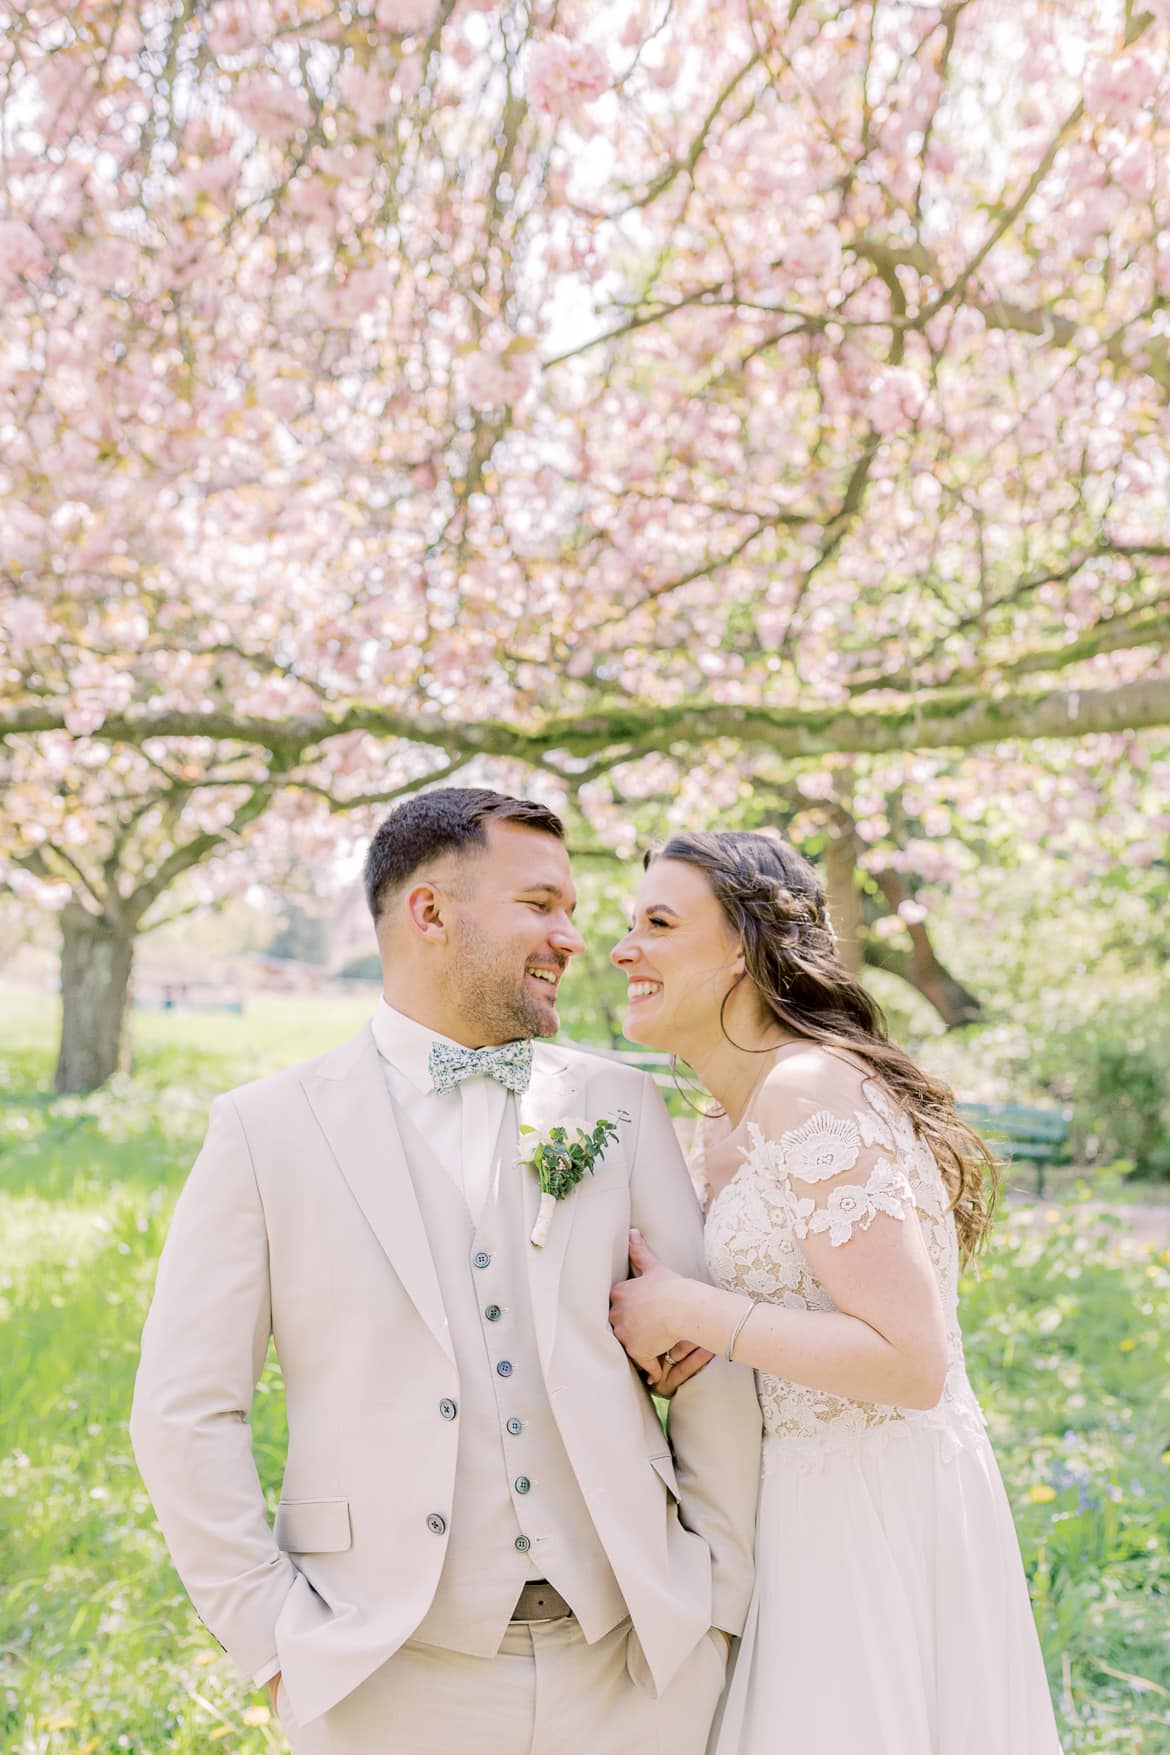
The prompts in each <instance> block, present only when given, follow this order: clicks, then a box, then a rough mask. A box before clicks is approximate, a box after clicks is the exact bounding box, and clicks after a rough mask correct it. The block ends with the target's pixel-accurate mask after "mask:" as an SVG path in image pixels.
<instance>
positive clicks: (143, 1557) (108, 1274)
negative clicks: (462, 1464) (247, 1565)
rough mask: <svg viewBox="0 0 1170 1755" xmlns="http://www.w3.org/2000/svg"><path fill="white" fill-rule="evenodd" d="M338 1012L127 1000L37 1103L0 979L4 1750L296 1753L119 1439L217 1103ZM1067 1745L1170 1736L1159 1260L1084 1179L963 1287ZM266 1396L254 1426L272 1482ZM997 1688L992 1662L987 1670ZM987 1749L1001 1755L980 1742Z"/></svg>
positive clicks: (1169, 1740) (355, 1017)
mask: <svg viewBox="0 0 1170 1755" xmlns="http://www.w3.org/2000/svg"><path fill="white" fill-rule="evenodd" d="M365 1010H366V1001H365V1000H364V999H363V1000H359V1001H356V1002H354V1003H353V1004H345V1003H334V1002H322V1001H313V1002H303V1001H284V1000H279V1001H278V1000H269V1001H265V1002H263V1003H256V1004H254V1005H253V1006H251V1007H250V1008H249V1011H248V1012H247V1014H246V1015H245V1016H243V1017H233V1016H222V1015H204V1016H186V1015H182V1014H143V1015H142V1016H140V1017H139V1018H137V1019H136V1026H135V1027H136V1039H137V1045H138V1052H137V1062H136V1066H135V1070H134V1073H133V1075H132V1077H130V1078H128V1079H126V1080H125V1081H121V1082H119V1083H118V1085H117V1087H116V1088H112V1089H110V1090H107V1091H105V1092H103V1093H100V1094H99V1095H97V1096H95V1097H91V1098H69V1099H52V1098H50V1097H48V1096H47V1095H46V1094H45V1091H46V1087H47V1084H48V1078H49V1073H50V1069H51V1055H52V1024H53V1020H52V1011H51V1007H50V1005H49V1004H48V1002H47V1001H45V1000H43V999H40V998H37V997H35V996H28V995H22V994H21V993H19V992H17V991H16V990H13V989H11V988H9V989H6V990H0V1015H2V1016H3V1020H4V1021H3V1025H2V1026H0V1501H2V1504H3V1514H2V1515H0V1722H2V1724H3V1730H4V1733H5V1734H4V1738H3V1745H2V1746H3V1748H4V1749H5V1750H6V1751H10V1752H12V1755H34V1752H36V1755H41V1752H45V1755H49V1752H53V1755H55V1752H57V1751H61V1752H62V1755H65V1752H70V1755H79V1752H82V1751H87V1752H90V1755H94V1752H96V1755H106V1752H107V1751H114V1750H128V1751H132V1752H135V1755H158V1752H160V1751H162V1750H172V1751H177V1752H179V1755H192V1752H194V1751H196V1750H199V1751H202V1750H205V1749H207V1748H208V1746H209V1745H212V1744H214V1745H216V1746H217V1747H219V1748H221V1749H223V1750H225V1751H238V1752H240V1755H243V1752H245V1751H246V1752H255V1751H261V1750H266V1749H267V1750H278V1749H282V1748H283V1747H284V1744H283V1739H282V1738H281V1736H280V1732H279V1729H278V1727H276V1726H275V1724H274V1723H273V1722H272V1721H271V1719H270V1717H269V1714H268V1711H267V1706H266V1704H265V1703H264V1699H263V1696H261V1695H258V1694H255V1693H248V1692H246V1691H245V1690H244V1689H243V1688H241V1686H240V1685H239V1684H238V1683H237V1681H236V1680H235V1678H234V1674H233V1672H232V1671H231V1669H230V1666H229V1665H228V1663H227V1660H226V1659H225V1658H224V1657H223V1655H222V1654H221V1653H220V1651H219V1648H218V1647H217V1646H216V1645H215V1644H214V1643H213V1641H212V1640H211V1639H210V1637H209V1635H208V1634H207V1633H206V1632H205V1631H204V1629H203V1628H202V1627H201V1625H200V1624H199V1622H198V1621H197V1620H196V1618H195V1616H194V1614H193V1613H192V1612H191V1610H190V1609H189V1608H188V1606H187V1604H186V1600H185V1598H184V1597H183V1594H182V1592H181V1590H180V1589H179V1586H178V1584H177V1581H176V1579H175V1577H174V1575H173V1573H172V1572H171V1570H170V1567H169V1564H168V1562H167V1558H166V1554H165V1551H164V1549H163V1546H162V1542H161V1540H160V1538H159V1535H158V1533H157V1531H156V1529H155V1526H154V1522H153V1518H152V1516H151V1512H150V1507H149V1505H148V1503H147V1500H146V1496H145V1493H144V1492H143V1489H142V1487H141V1484H140V1483H139V1481H138V1477H137V1474H136V1472H135V1469H134V1464H133V1461H132V1459H131V1456H130V1453H129V1447H128V1444H127V1441H126V1436H125V1425H126V1417H127V1412H128V1407H129V1399H130V1386H131V1381H132V1377H133V1371H134V1364H135V1359H136V1354H137V1340H138V1333H139V1329H140V1327H141V1322H142V1317H143V1313H144V1310H145V1306H146V1302H147V1299H148V1297H149V1292H150V1285H151V1280H152V1275H153V1268H154V1262H155V1259H156V1257H157V1255H158V1252H159V1249H160V1248H161V1245H162V1240H163V1236H164V1233H165V1228H166V1222H167V1216H168V1213H169V1211H170V1206H171V1203H172V1201H173V1198H174V1195H175V1192H176V1189H177V1187H178V1185H179V1183H180V1182H181V1180H182V1177H183V1175H184V1172H185V1170H186V1168H187V1166H188V1165H189V1163H190V1161H191V1158H192V1156H193V1153H194V1151H195V1149H196V1148H197V1145H198V1141H199V1138H200V1136H201V1133H202V1129H203V1122H204V1116H205V1112H206V1105H207V1101H208V1098H209V1096H210V1095H211V1094H212V1093H214V1092H215V1091H216V1090H218V1089H222V1088H224V1087H226V1086H228V1085H230V1084H233V1083H237V1082H239V1081H240V1080H242V1079H245V1078H250V1077H253V1076H255V1075H256V1074H258V1073H261V1072H263V1071H265V1070H267V1069H269V1068H271V1067H274V1066H278V1065H281V1064H284V1063H286V1062H288V1061H290V1060H293V1059H296V1058H299V1057H301V1056H303V1055H307V1054H311V1053H314V1052H316V1051H318V1050H319V1049H321V1048H324V1047H327V1046H328V1045H329V1044H330V1043H331V1042H334V1041H337V1040H340V1039H341V1038H342V1037H343V1036H344V1035H345V1034H346V1033H347V1032H348V1031H349V1030H350V1029H351V1028H353V1027H354V1026H355V1025H356V1024H357V1023H358V1022H359V1021H360V1019H361V1017H362V1016H363V1015H364V1013H365ZM965 1324H966V1331H967V1337H968V1346H969V1354H970V1359H971V1368H972V1375H973V1377H974V1378H975V1381H976V1386H977V1388H978V1390H979V1393H980V1395H981V1396H982V1399H983V1402H984V1406H985V1407H986V1409H987V1413H988V1417H989V1420H990V1424H991V1429H992V1433H993V1436H994V1439H995V1442H996V1445H997V1449H998V1452H999V1456H1000V1461H1001V1464H1002V1466H1003V1470H1004V1474H1005V1477H1006V1480H1007V1484H1008V1490H1009V1492H1010V1494H1011V1497H1012V1502H1013V1505H1014V1506H1015V1510H1016V1516H1017V1522H1018V1527H1019V1531H1020V1539H1021V1543H1022V1545H1023V1549H1024V1556H1025V1562H1026V1565H1027V1568H1028V1573H1029V1577H1030V1579H1031V1583H1032V1592H1033V1598H1034V1601H1035V1604H1036V1612H1037V1617H1038V1620H1039V1625H1040V1630H1041V1636H1042V1638H1043V1642H1044V1649H1045V1653H1046V1657H1047V1660H1048V1666H1049V1674H1050V1676H1051V1679H1052V1684H1053V1690H1054V1694H1055V1697H1056V1700H1057V1705H1058V1710H1059V1713H1060V1717H1061V1724H1062V1730H1063V1734H1064V1739H1065V1748H1066V1751H1067V1755H1098V1752H1101V1755H1104V1752H1105V1751H1119V1752H1124V1755H1170V1655H1168V1649H1167V1647H1168V1636H1167V1629H1168V1625H1170V1390H1168V1387H1167V1383H1168V1375H1170V1374H1168V1372H1167V1363H1168V1356H1170V1354H1168V1349H1170V1340H1168V1337H1170V1253H1166V1252H1161V1251H1158V1250H1157V1249H1155V1248H1154V1247H1152V1246H1149V1245H1144V1246H1143V1245H1138V1244H1136V1243H1134V1242H1132V1241H1131V1240H1130V1239H1129V1237H1128V1235H1127V1231H1126V1227H1125V1225H1124V1223H1123V1221H1122V1220H1121V1219H1119V1218H1109V1217H1106V1218H1104V1219H1102V1218H1101V1217H1100V1215H1094V1214H1092V1213H1090V1212H1089V1210H1088V1209H1087V1208H1086V1207H1085V1206H1084V1205H1083V1204H1081V1203H1079V1202H1078V1201H1077V1200H1076V1199H1075V1198H1070V1197H1068V1196H1065V1197H1064V1201H1063V1204H1062V1205H1061V1207H1059V1208H1056V1207H1054V1208H1050V1209H1048V1210H1047V1217H1046V1219H1045V1221H1044V1222H1043V1223H1041V1224H1039V1225H1035V1224H1033V1225H1028V1224H1026V1223H1024V1222H1023V1219H1022V1216H1017V1215H1015V1214H1013V1213H1011V1212H1009V1213H1008V1214H1006V1215H1005V1217H1004V1218H1003V1220H1002V1221H1001V1223H1000V1227H999V1230H998V1232H997V1235H996V1237H995V1239H994V1242H993V1245H992V1249H991V1252H990V1255H989V1258H988V1260H987V1262H986V1264H985V1265H984V1267H983V1268H982V1270H981V1271H980V1273H979V1275H978V1276H976V1277H972V1278H971V1280H970V1282H969V1284H968V1286H967V1289H966V1294H965ZM282 1420H283V1411H282V1398H281V1395H280V1381H279V1376H278V1374H277V1373H276V1372H275V1370H274V1368H272V1367H271V1366H270V1368H269V1371H268V1372H267V1374H266V1376H265V1378H264V1380H263V1381H262V1383H261V1393H260V1396H259V1398H258V1403H257V1408H256V1413H255V1417H254V1428H255V1440H256V1446H257V1451H258V1455H259V1460H260V1468H261V1475H262V1477H263V1479H264V1482H265V1485H266V1488H267V1489H268V1491H269V1492H270V1493H271V1494H275V1490H276V1488H277V1485H278V1479H279V1467H280V1454H281V1438H282ZM988 1681H989V1683H990V1681H991V1679H990V1678H989V1679H988ZM987 1755H994V1751H988V1752H987Z"/></svg>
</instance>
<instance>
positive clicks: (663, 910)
mask: <svg viewBox="0 0 1170 1755" xmlns="http://www.w3.org/2000/svg"><path fill="white" fill-rule="evenodd" d="M641 912H642V913H643V914H646V915H650V914H669V915H670V918H671V919H672V920H677V919H678V918H679V916H678V914H677V913H676V912H675V910H674V909H673V908H668V907H667V905H666V903H665V902H647V904H646V906H645V907H644V908H643V909H642V910H641ZM637 923H638V915H637V912H636V911H635V913H634V916H633V918H632V919H631V921H630V925H631V926H636V925H637Z"/></svg>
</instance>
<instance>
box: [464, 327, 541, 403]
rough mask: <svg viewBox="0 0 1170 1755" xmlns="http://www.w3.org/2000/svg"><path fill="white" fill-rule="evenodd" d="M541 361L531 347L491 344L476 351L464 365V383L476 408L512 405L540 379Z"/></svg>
mask: <svg viewBox="0 0 1170 1755" xmlns="http://www.w3.org/2000/svg"><path fill="white" fill-rule="evenodd" d="M537 372H538V366H537V361H536V358H535V355H534V353H533V351H532V349H531V348H522V347H517V346H516V345H515V342H514V341H513V342H512V343H509V344H508V345H507V346H505V347H492V346H487V347H484V348H481V349H480V351H479V352H478V353H475V354H472V356H471V358H470V359H469V360H468V361H467V363H466V364H465V366H464V368H463V385H464V389H465V391H466V393H467V400H468V402H470V404H471V406H472V407H473V408H479V409H483V408H501V407H510V406H512V405H513V404H514V403H517V402H520V401H521V400H522V399H523V398H524V396H525V395H526V394H527V393H528V391H529V390H530V389H531V388H532V386H533V384H534V383H535V382H536V377H537Z"/></svg>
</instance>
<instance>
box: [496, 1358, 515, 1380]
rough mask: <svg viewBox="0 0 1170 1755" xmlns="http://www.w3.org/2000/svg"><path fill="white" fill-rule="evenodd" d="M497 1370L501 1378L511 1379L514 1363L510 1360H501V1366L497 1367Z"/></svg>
mask: <svg viewBox="0 0 1170 1755" xmlns="http://www.w3.org/2000/svg"><path fill="white" fill-rule="evenodd" d="M496 1370H497V1371H498V1372H499V1374H500V1376H501V1377H511V1375H512V1361H511V1360H510V1359H501V1360H500V1362H499V1364H498V1365H497V1366H496Z"/></svg>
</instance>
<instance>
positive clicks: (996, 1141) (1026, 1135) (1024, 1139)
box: [958, 1103, 1070, 1200]
mask: <svg viewBox="0 0 1170 1755" xmlns="http://www.w3.org/2000/svg"><path fill="white" fill-rule="evenodd" d="M958 1110H959V1114H960V1116H961V1117H962V1118H963V1120H964V1121H965V1122H966V1123H967V1125H968V1126H969V1127H973V1128H974V1129H975V1132H976V1133H977V1134H981V1135H982V1137H983V1138H984V1139H985V1140H986V1141H987V1143H988V1145H989V1146H991V1147H992V1149H993V1150H994V1151H995V1152H997V1153H999V1154H1000V1155H1002V1156H1003V1157H1004V1158H1006V1159H1007V1161H1008V1163H1009V1164H1032V1165H1034V1166H1035V1170H1036V1198H1037V1199H1038V1200H1043V1199H1044V1181H1045V1172H1046V1170H1047V1168H1048V1166H1049V1164H1056V1163H1059V1162H1060V1161H1061V1159H1062V1158H1063V1157H1064V1149H1065V1146H1066V1144H1067V1142H1068V1127H1069V1117H1070V1111H1069V1110H1068V1109H1067V1108H1060V1109H1055V1108H1048V1107H1044V1106H1042V1105H1040V1104H1032V1103H960V1104H959V1105H958Z"/></svg>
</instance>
